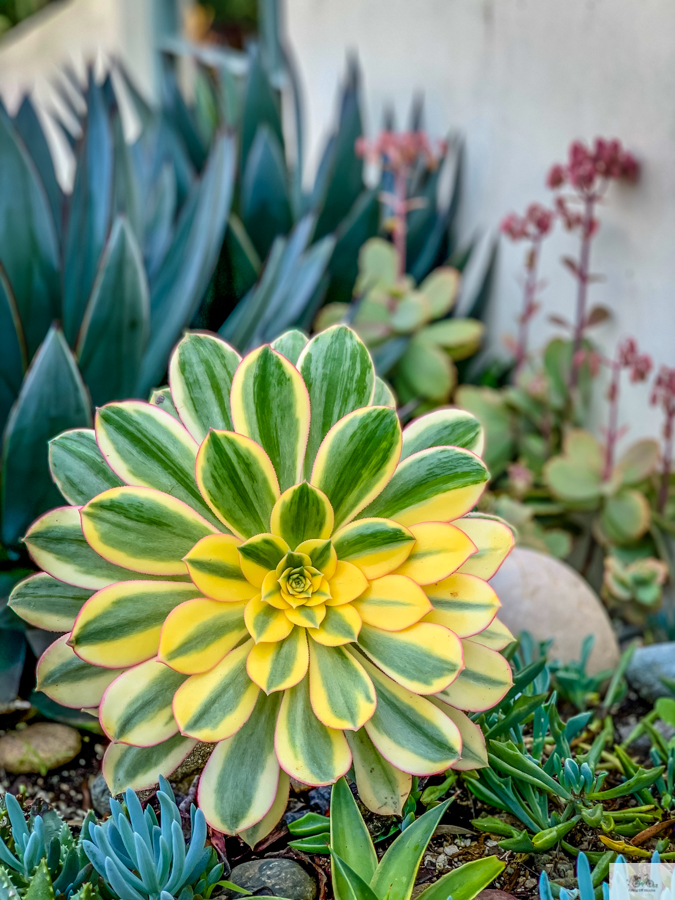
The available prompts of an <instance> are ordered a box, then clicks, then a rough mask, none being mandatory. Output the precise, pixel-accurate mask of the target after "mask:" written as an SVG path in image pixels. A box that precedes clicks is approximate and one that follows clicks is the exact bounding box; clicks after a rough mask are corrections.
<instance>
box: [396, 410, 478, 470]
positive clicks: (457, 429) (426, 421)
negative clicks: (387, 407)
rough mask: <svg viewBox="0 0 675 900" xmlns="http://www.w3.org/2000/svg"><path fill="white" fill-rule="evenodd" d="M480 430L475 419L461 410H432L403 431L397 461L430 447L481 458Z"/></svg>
mask: <svg viewBox="0 0 675 900" xmlns="http://www.w3.org/2000/svg"><path fill="white" fill-rule="evenodd" d="M484 443H485V441H484V434H483V428H482V426H481V424H480V422H479V421H478V419H477V418H476V417H475V416H472V415H471V413H469V412H466V410H463V409H435V410H434V411H433V412H430V413H427V415H426V416H420V417H419V419H415V420H414V421H413V422H411V423H410V424H409V425H407V426H406V427H405V428H404V429H403V446H402V447H401V459H402V460H403V459H407V458H408V457H409V456H412V454H413V453H419V451H420V450H428V449H429V448H430V447H443V446H450V447H464V448H465V449H466V450H472V451H473V452H474V453H476V454H477V455H478V456H482V455H483V446H484Z"/></svg>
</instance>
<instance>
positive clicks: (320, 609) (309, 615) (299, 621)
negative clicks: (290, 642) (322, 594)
mask: <svg viewBox="0 0 675 900" xmlns="http://www.w3.org/2000/svg"><path fill="white" fill-rule="evenodd" d="M285 615H286V617H287V618H288V619H289V620H290V621H291V622H293V624H294V625H300V626H302V627H303V628H318V627H319V625H321V623H322V622H323V620H324V619H325V618H326V607H325V606H324V605H323V604H320V605H319V606H298V607H297V608H296V609H287V610H286V612H285Z"/></svg>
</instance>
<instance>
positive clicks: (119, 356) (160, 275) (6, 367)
mask: <svg viewBox="0 0 675 900" xmlns="http://www.w3.org/2000/svg"><path fill="white" fill-rule="evenodd" d="M117 74H118V75H119V77H120V78H122V79H123V78H124V73H123V71H122V70H121V69H118V70H117ZM73 84H77V82H74V83H71V87H73ZM73 90H74V87H73ZM78 90H79V91H80V92H81V96H80V97H79V98H77V99H78V102H80V103H81V104H82V108H83V109H84V110H85V111H84V113H80V111H79V107H78V108H75V107H73V115H75V114H78V117H79V127H80V128H81V131H82V134H81V137H80V138H79V139H74V138H72V142H73V153H74V161H75V176H74V184H73V189H72V191H71V192H70V193H69V194H66V193H64V192H63V190H62V189H61V187H60V185H59V182H58V181H57V178H56V175H55V170H54V165H53V162H52V157H51V154H50V151H49V148H48V144H47V140H46V138H45V134H44V132H43V130H42V125H41V124H40V120H39V118H38V116H37V114H36V111H35V108H34V105H33V102H32V100H31V99H30V97H25V98H24V99H23V101H22V103H21V105H20V107H19V109H18V111H17V113H16V115H15V116H14V118H11V117H10V116H9V115H8V114H7V112H6V111H5V110H4V108H2V107H0V172H2V175H1V176H0V178H1V179H2V182H1V185H0V432H4V434H3V437H2V463H1V466H2V478H1V485H0V520H1V523H2V524H1V534H0V537H1V541H2V544H3V545H4V548H6V549H4V550H0V566H2V568H7V569H10V571H9V572H7V573H6V574H4V573H3V574H2V576H0V577H1V578H2V580H3V581H10V582H11V580H12V577H13V575H12V571H11V570H12V569H13V568H14V567H15V566H16V565H17V562H19V563H20V564H21V566H22V567H21V568H20V569H19V570H18V571H16V570H15V571H14V580H15V581H16V580H18V577H23V575H24V574H25V573H24V568H25V565H23V564H24V562H25V561H24V560H22V559H20V538H21V536H22V535H23V533H24V532H25V530H26V528H27V527H28V525H29V524H30V522H31V521H32V520H33V519H34V518H35V516H36V515H39V514H40V513H42V512H44V511H46V510H47V509H49V508H51V507H54V506H56V505H58V503H59V502H60V498H59V493H58V491H57V490H56V489H55V487H54V484H53V482H52V480H51V476H50V473H49V466H48V461H47V442H48V440H49V439H51V438H52V437H54V436H55V435H56V434H58V433H59V432H60V431H62V430H64V429H65V428H75V427H87V426H89V425H91V423H92V402H93V404H95V405H101V404H103V403H107V402H109V401H110V400H120V399H123V398H126V397H133V396H137V397H138V396H141V397H146V396H147V393H148V391H149V389H150V387H151V386H153V385H154V384H156V383H157V381H158V380H159V379H161V378H162V377H163V373H164V371H165V368H166V362H167V359H168V356H169V353H170V351H171V349H172V347H173V346H174V344H175V342H176V341H177V340H178V338H179V336H180V333H181V330H182V329H183V328H184V327H185V326H186V325H188V324H189V322H190V320H191V318H192V316H193V315H194V313H195V310H196V309H197V307H198V306H199V304H200V302H201V300H202V297H203V295H204V293H205V291H206V288H207V286H208V284H209V279H210V277H211V274H212V272H213V269H214V266H215V264H216V262H217V258H218V252H219V249H220V244H221V242H222V238H223V234H224V231H225V227H226V223H227V216H228V211H229V205H230V197H231V189H232V185H233V175H234V146H233V142H232V140H231V139H230V138H225V137H223V136H218V135H216V136H214V140H213V142H212V144H211V146H210V148H209V152H208V153H207V152H204V153H203V154H202V155H201V156H199V157H198V158H195V159H192V158H191V157H190V154H189V143H188V142H187V140H186V139H184V136H183V134H182V133H179V131H178V130H177V129H176V128H175V127H174V126H173V124H172V120H171V117H170V115H169V113H170V112H171V111H173V110H175V107H176V103H177V102H178V101H177V99H176V98H175V97H174V98H173V100H172V102H171V104H168V103H167V104H165V105H164V106H163V107H161V108H159V109H157V110H151V109H150V108H149V107H147V106H146V105H145V104H144V102H143V101H142V99H141V98H140V96H139V95H138V94H137V93H136V92H135V91H134V89H133V85H131V83H130V82H127V87H126V91H127V94H128V95H129V96H130V98H131V100H132V102H133V103H134V104H135V106H136V111H137V113H138V116H139V119H140V120H141V122H142V130H141V132H140V134H139V136H138V138H137V139H136V140H135V142H134V143H133V144H132V145H129V144H128V143H127V142H126V140H125V138H124V134H123V130H122V123H121V118H120V113H119V109H118V100H117V95H116V93H115V90H114V89H113V86H112V80H111V77H110V75H109V76H108V77H107V78H106V80H105V81H104V82H103V84H98V83H97V82H96V81H95V79H94V77H93V74H92V72H90V73H89V81H88V84H87V85H86V87H84V86H82V87H79V86H78ZM71 93H72V91H71ZM64 99H70V102H71V104H72V103H73V100H72V98H71V95H70V94H65V93H64ZM64 133H65V132H64ZM54 322H57V323H59V324H53V323H54ZM0 586H1V588H2V591H1V592H0V600H1V601H2V603H3V606H4V604H5V603H6V597H7V595H8V594H9V590H4V587H5V585H4V584H1V583H0ZM2 617H3V621H2V632H0V643H1V652H0V670H1V671H2V679H1V681H0V702H3V703H4V702H8V701H11V700H13V699H14V697H15V696H16V693H17V690H18V686H19V680H20V678H21V674H22V670H23V666H24V659H25V656H26V649H27V644H26V637H27V638H28V640H29V642H30V646H31V648H32V649H33V651H34V652H35V654H36V655H37V656H39V655H40V653H41V652H42V649H44V641H43V639H42V636H41V635H40V633H39V632H35V630H33V631H32V632H31V631H29V632H27V633H26V632H25V630H24V629H23V628H22V627H21V626H20V625H19V623H18V622H17V621H16V620H14V621H12V620H11V613H9V612H8V611H7V610H6V609H3V612H2ZM41 644H42V645H43V646H41Z"/></svg>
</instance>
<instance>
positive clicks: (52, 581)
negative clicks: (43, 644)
mask: <svg viewBox="0 0 675 900" xmlns="http://www.w3.org/2000/svg"><path fill="white" fill-rule="evenodd" d="M93 593H94V592H93V590H91V589H86V588H78V587H74V586H73V585H72V584H65V583H64V582H63V581H59V580H58V579H56V578H52V576H51V575H47V574H45V573H44V572H40V573H38V574H37V575H31V576H30V578H26V579H25V580H24V581H20V582H19V584H17V586H16V587H15V588H14V590H13V591H12V593H11V594H10V596H9V606H10V608H11V609H13V610H14V612H15V613H16V614H17V615H19V616H21V618H22V619H24V621H26V622H28V623H29V624H30V625H34V626H35V627H36V628H44V629H45V630H46V631H70V629H71V628H72V627H73V624H74V622H75V619H76V617H77V614H78V613H79V611H80V610H81V609H82V606H83V605H84V603H85V601H87V600H88V599H89V598H90V597H91V595H92V594H93Z"/></svg>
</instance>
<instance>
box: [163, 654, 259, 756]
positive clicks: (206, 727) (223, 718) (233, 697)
mask: <svg viewBox="0 0 675 900" xmlns="http://www.w3.org/2000/svg"><path fill="white" fill-rule="evenodd" d="M252 647H253V642H252V641H247V642H246V643H245V644H242V645H241V647H237V648H236V650H231V651H230V653H228V654H227V656H226V657H225V659H223V660H222V661H221V662H220V663H218V665H217V666H214V668H213V669H211V671H210V672H204V673H203V674H201V675H192V676H191V677H190V678H188V680H187V681H186V682H185V683H184V684H183V685H182V686H181V687H180V688H179V689H178V690H177V691H176V696H175V697H174V701H173V712H174V715H175V717H176V721H177V722H178V725H179V726H180V730H181V733H182V734H185V735H187V736H188V737H193V738H197V740H199V741H208V742H213V741H222V740H225V738H228V737H231V735H233V734H235V733H236V732H237V731H239V729H240V728H241V726H242V725H243V724H244V722H246V720H247V719H248V717H249V716H250V715H251V713H252V712H253V708H254V707H255V704H256V700H257V697H258V693H259V692H260V688H259V687H258V685H257V684H254V683H253V682H252V681H251V679H250V678H249V676H248V673H247V671H246V659H247V657H248V654H249V652H250V650H251V648H252Z"/></svg>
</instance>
